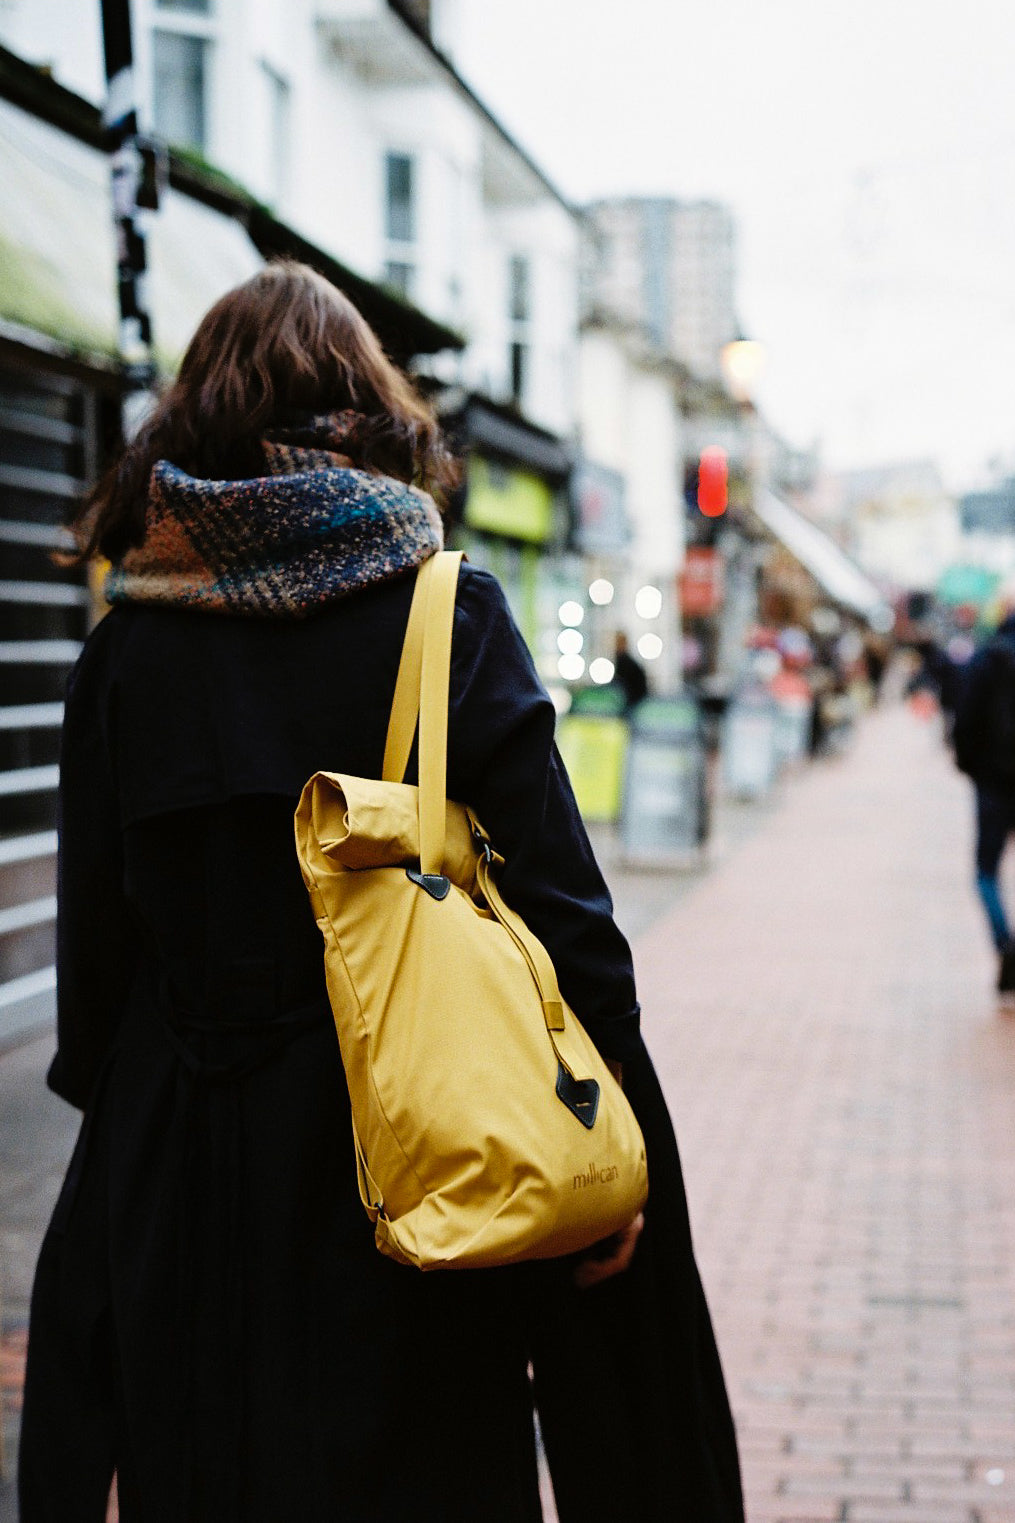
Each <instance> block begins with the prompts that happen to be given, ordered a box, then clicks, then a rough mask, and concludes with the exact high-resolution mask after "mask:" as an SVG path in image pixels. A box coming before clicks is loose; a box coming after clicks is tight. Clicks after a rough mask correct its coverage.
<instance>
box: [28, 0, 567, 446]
mask: <svg viewBox="0 0 1015 1523" xmlns="http://www.w3.org/2000/svg"><path fill="white" fill-rule="evenodd" d="M431 12H432V14H430V13H431ZM132 14H133V30H134V51H135V73H136V88H137V96H138V101H139V105H140V117H141V124H142V128H143V130H148V131H154V132H155V133H156V134H157V135H159V136H162V137H164V138H166V139H167V140H168V141H169V142H170V143H172V144H173V145H174V146H176V147H179V148H181V149H183V150H185V151H188V152H190V153H192V154H195V155H197V156H199V157H200V158H201V159H203V160H205V161H207V162H208V163H209V164H211V165H213V166H214V167H215V168H216V169H218V170H221V171H223V172H224V173H225V174H226V175H228V176H231V177H232V178H233V179H235V180H236V181H238V182H239V183H240V184H241V185H242V186H243V187H244V188H245V189H247V190H248V191H250V192H251V193H252V194H254V195H255V196H256V197H258V198H259V199H260V200H262V201H264V202H265V203H266V204H267V205H269V206H270V207H271V209H272V211H273V212H274V213H275V215H276V216H277V217H279V218H281V219H282V220H284V221H285V222H286V223H288V224H289V225H290V226H292V227H293V228H295V229H296V230H297V231H298V232H300V233H302V234H303V235H304V236H305V237H306V238H307V239H308V240H310V241H311V242H312V243H314V244H316V245H317V246H319V247H321V248H323V249H326V250H328V252H329V253H331V254H333V255H334V257H335V258H337V259H339V260H341V261H342V262H343V263H345V264H347V265H348V266H349V267H350V268H351V269H353V270H355V271H356V272H357V273H358V274H361V275H363V276H365V277H366V278H368V279H371V280H376V281H378V282H381V283H384V284H387V285H388V286H390V287H393V288H394V289H395V290H397V291H399V292H400V293H401V294H403V295H404V296H406V297H407V298H408V299H409V300H411V301H412V302H413V303H414V304H415V305H416V306H418V307H420V308H421V309H422V310H423V311H425V312H426V313H428V314H429V315H430V316H431V317H433V318H435V319H437V320H438V321H439V322H443V323H446V324H447V325H448V326H449V327H452V328H453V329H455V331H457V332H459V333H461V334H463V336H464V337H465V338H466V340H467V344H466V348H465V350H464V351H463V353H462V354H460V355H454V356H445V357H444V358H443V362H442V363H441V362H434V367H433V368H434V369H435V370H436V371H437V373H438V374H439V377H440V379H442V380H444V381H447V382H454V383H455V384H459V385H462V386H465V387H467V388H469V389H473V390H476V391H480V392H482V393H484V394H485V395H487V396H489V397H491V398H492V399H494V400H495V401H497V402H506V403H511V404H514V405H515V406H517V408H518V409H519V410H520V411H521V412H522V413H523V414H524V415H525V416H526V417H528V418H530V419H531V420H532V421H533V422H535V423H537V424H539V425H541V426H542V427H543V428H546V429H549V430H551V431H552V432H553V433H555V434H557V435H559V436H562V437H570V436H571V434H572V433H573V429H574V423H575V394H574V376H575V369H576V366H575V360H576V346H577V315H578V309H577V274H576V269H577V257H578V226H577V220H576V217H575V215H574V213H573V212H572V210H571V209H570V208H569V207H568V206H567V204H566V203H565V202H564V201H563V200H562V198H561V197H560V196H559V195H558V194H557V192H556V191H555V190H554V189H553V187H552V186H550V185H549V184H548V182H547V181H546V180H545V178H544V177H543V176H542V174H541V173H540V171H539V170H538V168H537V167H536V166H535V165H534V164H532V162H531V161H530V160H529V159H528V157H527V156H526V155H525V154H524V153H523V152H522V151H521V150H520V149H519V148H518V147H517V146H516V145H515V144H514V143H513V142H512V140H511V139H510V138H509V137H508V136H507V134H506V133H505V132H504V131H503V129H501V128H500V126H499V125H498V124H497V123H496V122H495V121H494V119H493V118H492V117H491V116H490V115H489V114H488V113H487V112H486V110H485V108H484V107H483V106H482V104H481V103H480V102H479V101H477V100H476V98H475V96H474V95H473V94H472V93H471V92H470V91H469V89H468V87H467V86H466V85H465V83H464V81H462V80H461V79H460V77H459V76H458V75H457V73H456V72H455V70H454V68H453V66H452V65H451V64H450V63H449V61H448V60H447V57H446V55H444V54H443V53H441V52H440V51H439V50H438V48H437V47H436V45H435V44H434V43H433V42H432V41H431V40H430V35H429V34H428V32H427V24H428V22H427V17H428V16H429V24H432V27H433V35H434V36H435V37H440V36H442V35H444V36H448V35H449V34H450V32H451V30H452V29H453V22H454V4H453V0H445V4H444V6H443V7H442V6H439V5H435V6H429V7H428V6H422V5H415V6H412V5H408V4H406V5H405V6H395V5H392V4H389V3H388V0H288V3H287V4H286V5H285V6H282V5H279V4H278V3H276V0H134V4H133V6H132ZM415 16H418V17H419V18H420V19H419V20H418V21H416V22H415V23H414V17H415ZM0 42H3V43H4V44H5V45H6V46H8V47H10V48H11V49H12V50H13V51H16V52H18V53H19V54H20V55H21V56H22V57H25V58H27V59H29V60H31V61H32V62H35V63H38V64H40V65H43V66H45V67H47V68H50V69H51V70H52V72H53V73H54V75H55V77H56V78H57V79H58V80H59V81H60V82H61V83H63V84H66V85H67V86H68V87H69V88H71V89H74V90H75V91H77V92H78V93H80V94H82V95H84V96H85V97H86V98H87V99H90V100H93V101H95V102H101V100H102V98H103V96H104V93H105V84H104V75H103V67H102V52H101V35H100V8H99V4H98V0H95V3H94V4H89V5H87V6H82V5H81V4H80V0H7V4H6V5H5V6H4V7H3V8H2V9H0Z"/></svg>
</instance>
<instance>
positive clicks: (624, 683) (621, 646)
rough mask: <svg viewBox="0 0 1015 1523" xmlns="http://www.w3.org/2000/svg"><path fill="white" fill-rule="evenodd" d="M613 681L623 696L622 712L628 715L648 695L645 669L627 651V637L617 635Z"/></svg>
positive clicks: (614, 650) (621, 634)
mask: <svg viewBox="0 0 1015 1523" xmlns="http://www.w3.org/2000/svg"><path fill="white" fill-rule="evenodd" d="M613 673H614V674H613V680H614V682H615V683H616V685H617V686H618V687H619V688H620V690H621V692H622V693H623V695H624V712H625V714H629V713H630V712H631V710H632V709H634V708H637V706H638V704H639V703H641V701H642V699H643V698H644V697H646V695H647V693H648V678H647V677H646V675H645V668H644V667H643V666H642V664H641V662H640V661H636V660H635V658H634V657H633V656H632V655H631V652H630V650H629V649H628V643H627V636H626V635H625V634H624V633H623V632H621V633H620V634H618V635H617V638H616V640H615V642H614V648H613Z"/></svg>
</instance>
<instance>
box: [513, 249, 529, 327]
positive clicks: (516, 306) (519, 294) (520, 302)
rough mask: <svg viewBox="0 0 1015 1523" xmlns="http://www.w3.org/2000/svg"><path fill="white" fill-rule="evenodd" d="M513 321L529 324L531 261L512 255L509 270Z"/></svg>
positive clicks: (519, 255) (518, 255)
mask: <svg viewBox="0 0 1015 1523" xmlns="http://www.w3.org/2000/svg"><path fill="white" fill-rule="evenodd" d="M509 281H510V305H511V321H512V322H515V323H527V322H528V320H529V318H530V317H531V315H532V314H531V312H530V310H529V261H528V260H527V259H526V258H524V257H523V256H522V255H521V254H512V256H511V263H510V268H509Z"/></svg>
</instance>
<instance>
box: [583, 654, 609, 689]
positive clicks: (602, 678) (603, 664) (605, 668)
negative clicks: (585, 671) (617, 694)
mask: <svg viewBox="0 0 1015 1523" xmlns="http://www.w3.org/2000/svg"><path fill="white" fill-rule="evenodd" d="M613 672H614V666H613V662H612V661H608V660H607V659H606V657H605V656H597V657H596V659H595V660H594V661H593V663H592V665H591V666H590V667H589V676H590V677H591V678H592V681H593V682H594V683H595V684H596V685H597V687H605V686H606V684H607V683H608V682H612V681H613Z"/></svg>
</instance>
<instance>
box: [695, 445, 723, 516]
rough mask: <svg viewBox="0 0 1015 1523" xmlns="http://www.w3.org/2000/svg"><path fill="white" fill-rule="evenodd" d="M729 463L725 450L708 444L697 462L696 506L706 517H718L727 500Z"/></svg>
mask: <svg viewBox="0 0 1015 1523" xmlns="http://www.w3.org/2000/svg"><path fill="white" fill-rule="evenodd" d="M729 477H730V471H729V463H728V461H727V459H726V451H725V450H724V449H720V447H719V445H718V444H710V445H709V446H708V448H707V449H703V450H702V452H701V459H700V460H699V462H698V507H699V508H700V509H701V511H702V512H703V513H704V515H705V517H706V518H719V517H720V516H721V515H722V514H723V513H725V511H726V505H727V502H728V500H729Z"/></svg>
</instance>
